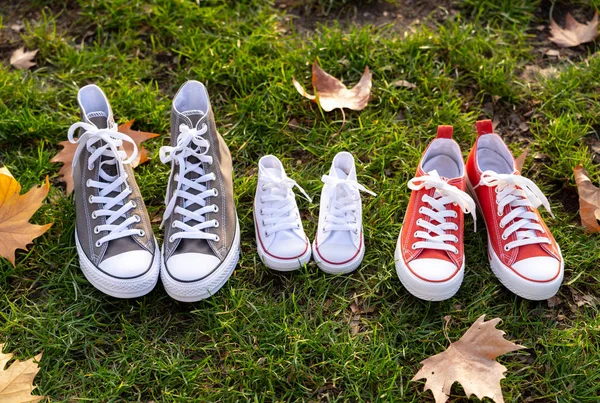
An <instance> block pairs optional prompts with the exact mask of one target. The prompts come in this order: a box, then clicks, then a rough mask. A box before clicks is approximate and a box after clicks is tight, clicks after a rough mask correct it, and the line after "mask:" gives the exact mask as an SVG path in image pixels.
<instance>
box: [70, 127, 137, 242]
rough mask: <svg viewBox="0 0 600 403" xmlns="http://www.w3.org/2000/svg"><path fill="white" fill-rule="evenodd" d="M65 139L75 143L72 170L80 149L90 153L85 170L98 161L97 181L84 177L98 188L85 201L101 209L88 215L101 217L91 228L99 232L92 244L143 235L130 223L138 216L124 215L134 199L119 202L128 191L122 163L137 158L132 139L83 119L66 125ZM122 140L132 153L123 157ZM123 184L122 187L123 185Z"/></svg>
mask: <svg viewBox="0 0 600 403" xmlns="http://www.w3.org/2000/svg"><path fill="white" fill-rule="evenodd" d="M77 130H80V135H79V136H78V137H77V138H75V133H76V131H77ZM68 138H69V141H70V142H71V143H72V144H77V148H76V150H75V154H74V156H73V165H72V168H73V169H74V168H75V166H76V165H77V163H78V162H79V157H80V155H81V153H82V152H83V150H84V149H86V150H87V152H89V153H90V156H89V158H88V166H87V169H89V170H90V171H91V170H93V169H94V164H95V163H96V161H99V164H100V165H99V169H98V180H92V179H88V180H87V182H86V186H87V187H88V188H94V189H99V191H98V195H90V196H89V198H88V201H89V202H90V203H92V204H96V203H97V204H101V208H99V209H97V210H94V211H92V214H91V215H92V218H93V219H96V218H98V217H105V222H104V224H102V225H97V226H95V227H94V233H95V234H100V233H103V234H105V235H103V236H102V237H101V238H99V239H98V240H97V241H96V247H100V246H102V244H103V243H105V242H108V241H111V240H114V239H118V238H123V237H126V236H131V235H139V236H144V235H145V233H144V231H143V230H136V229H133V228H130V226H131V225H132V224H134V223H136V222H139V221H140V220H141V219H140V217H139V216H138V215H137V214H136V215H133V216H129V217H128V213H129V211H130V210H132V209H134V208H136V207H137V206H136V204H135V201H133V200H130V201H129V202H127V203H123V201H124V200H125V198H126V197H127V196H129V195H130V194H131V193H132V190H131V188H130V187H129V186H127V178H128V175H127V173H126V172H125V168H124V165H125V164H130V163H131V162H132V161H133V160H135V158H136V157H137V153H138V149H137V146H136V144H135V141H133V139H132V138H131V137H129V136H128V135H126V134H123V133H120V132H119V131H118V128H117V126H116V125H113V126H112V127H110V128H107V129H99V128H98V127H96V126H95V125H92V124H89V123H86V122H77V123H75V124H73V125H71V127H70V128H69V132H68ZM123 142H127V143H130V144H131V145H132V146H133V152H132V154H131V155H130V156H129V158H127V153H126V152H125V151H124V150H123ZM123 185H124V186H123Z"/></svg>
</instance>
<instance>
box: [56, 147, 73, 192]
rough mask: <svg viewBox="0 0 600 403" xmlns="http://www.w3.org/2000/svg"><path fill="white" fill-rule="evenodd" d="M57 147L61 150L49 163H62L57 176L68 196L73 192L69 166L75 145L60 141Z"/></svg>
mask: <svg viewBox="0 0 600 403" xmlns="http://www.w3.org/2000/svg"><path fill="white" fill-rule="evenodd" d="M58 145H59V146H62V147H63V149H62V150H60V152H59V153H58V154H56V155H55V156H54V157H53V158H52V159H51V160H50V162H62V163H63V166H62V167H60V171H58V176H59V178H60V180H62V181H63V182H65V184H66V185H67V195H70V194H71V192H72V191H73V186H74V184H73V175H71V164H72V163H73V156H74V155H75V150H76V149H77V144H73V143H71V142H70V141H69V140H66V141H61V142H60V143H58Z"/></svg>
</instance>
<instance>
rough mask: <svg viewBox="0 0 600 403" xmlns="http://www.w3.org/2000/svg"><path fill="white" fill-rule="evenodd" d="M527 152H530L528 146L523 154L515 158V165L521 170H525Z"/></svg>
mask: <svg viewBox="0 0 600 403" xmlns="http://www.w3.org/2000/svg"><path fill="white" fill-rule="evenodd" d="M527 154H529V149H528V148H526V149H525V150H523V152H522V153H521V155H519V156H518V157H517V158H515V165H516V166H517V170H518V171H519V172H521V171H522V170H523V164H524V163H525V159H526V158H527Z"/></svg>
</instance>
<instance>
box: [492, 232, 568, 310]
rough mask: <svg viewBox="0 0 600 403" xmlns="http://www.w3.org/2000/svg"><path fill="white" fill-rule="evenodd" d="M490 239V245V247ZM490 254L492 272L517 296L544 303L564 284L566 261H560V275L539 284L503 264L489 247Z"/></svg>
mask: <svg viewBox="0 0 600 403" xmlns="http://www.w3.org/2000/svg"><path fill="white" fill-rule="evenodd" d="M489 242H490V240H489V237H488V245H489ZM488 253H489V255H488V256H489V257H490V267H491V268H492V272H493V273H494V274H495V275H496V277H498V280H500V282H501V283H502V285H503V286H504V287H506V288H508V289H509V290H510V291H512V292H513V293H515V294H517V295H518V296H519V297H521V298H525V299H529V300H532V301H543V300H546V299H548V298H551V297H553V296H554V295H556V293H557V292H558V289H559V288H560V285H561V284H562V281H563V277H564V272H565V261H564V260H563V259H562V254H561V259H560V273H559V274H558V276H557V277H556V278H555V279H554V280H552V281H545V282H538V281H530V280H526V279H524V278H523V277H521V276H519V275H518V274H517V273H515V272H514V271H513V270H511V269H510V268H509V267H508V266H506V265H505V264H503V263H502V262H501V261H500V259H499V258H498V256H497V255H496V252H494V249H493V248H491V247H489V246H488ZM559 253H560V249H559Z"/></svg>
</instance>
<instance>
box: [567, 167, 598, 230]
mask: <svg viewBox="0 0 600 403" xmlns="http://www.w3.org/2000/svg"><path fill="white" fill-rule="evenodd" d="M573 174H574V175H575V182H576V183H577V193H579V216H580V217H581V225H583V227H584V228H586V229H587V230H588V231H591V232H600V224H599V223H598V222H599V221H600V189H599V188H597V187H596V186H594V184H593V183H592V181H591V180H590V176H589V174H588V172H587V171H586V170H585V168H584V167H583V166H581V165H578V166H576V167H575V168H574V169H573Z"/></svg>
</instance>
